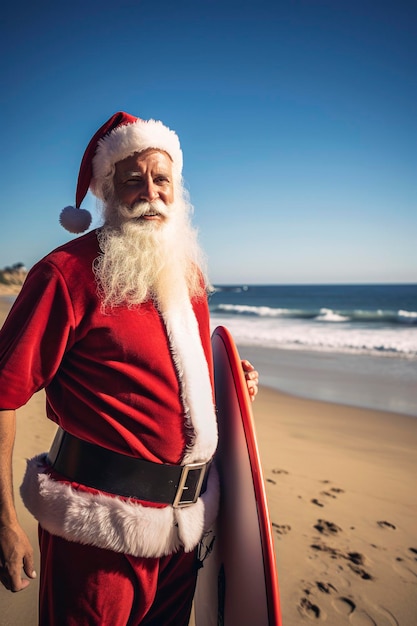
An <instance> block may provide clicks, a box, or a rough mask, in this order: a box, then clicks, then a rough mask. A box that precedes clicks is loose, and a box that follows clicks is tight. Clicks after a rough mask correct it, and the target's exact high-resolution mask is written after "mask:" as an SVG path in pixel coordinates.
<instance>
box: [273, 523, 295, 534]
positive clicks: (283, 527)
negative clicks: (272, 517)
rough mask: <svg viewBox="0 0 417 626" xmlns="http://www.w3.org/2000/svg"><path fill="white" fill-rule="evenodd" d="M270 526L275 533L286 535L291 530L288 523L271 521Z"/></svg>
mask: <svg viewBox="0 0 417 626" xmlns="http://www.w3.org/2000/svg"><path fill="white" fill-rule="evenodd" d="M272 528H273V529H274V531H275V532H276V533H277V535H286V534H287V533H289V532H290V530H291V526H289V525H288V524H276V523H275V522H272Z"/></svg>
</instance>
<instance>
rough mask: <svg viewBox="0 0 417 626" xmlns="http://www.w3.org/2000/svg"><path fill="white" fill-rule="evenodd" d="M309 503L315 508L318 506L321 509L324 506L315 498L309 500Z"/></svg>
mask: <svg viewBox="0 0 417 626" xmlns="http://www.w3.org/2000/svg"><path fill="white" fill-rule="evenodd" d="M311 503H312V504H315V505H316V506H320V507H323V506H324V504H323V503H322V502H320V501H319V500H317V498H313V499H312V500H311Z"/></svg>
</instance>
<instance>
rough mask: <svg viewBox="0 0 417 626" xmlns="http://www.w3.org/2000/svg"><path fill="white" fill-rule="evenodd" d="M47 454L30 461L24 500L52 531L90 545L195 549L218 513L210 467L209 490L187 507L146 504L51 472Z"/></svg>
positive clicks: (154, 553)
mask: <svg viewBox="0 0 417 626" xmlns="http://www.w3.org/2000/svg"><path fill="white" fill-rule="evenodd" d="M48 469H49V468H48V465H47V463H46V454H41V455H38V456H36V457H34V458H33V459H31V460H30V461H28V463H27V469H26V473H25V476H24V479H23V483H22V485H21V488H20V493H21V496H22V499H23V502H24V504H25V506H26V507H27V508H28V509H29V511H30V512H31V513H32V515H33V516H34V517H35V518H36V519H37V520H38V522H39V523H40V525H41V526H42V527H43V528H44V529H45V530H47V531H48V532H50V533H51V534H52V535H57V536H58V537H63V538H64V539H66V540H68V541H76V542H78V543H83V544H87V545H92V546H96V547H98V548H104V549H106V550H113V551H114V552H121V553H123V554H131V555H133V556H142V557H146V558H155V557H161V556H166V555H168V554H172V553H174V552H177V551H178V550H180V549H181V548H183V549H184V550H185V552H190V551H191V550H193V549H194V548H195V547H196V546H197V545H198V542H199V541H200V539H201V537H202V535H203V533H204V532H205V531H206V530H207V529H209V528H210V527H211V526H212V525H213V523H214V520H215V519H216V515H217V510H218V506H219V478H218V474H217V470H216V468H215V466H214V465H212V466H211V468H210V474H209V478H208V483H207V490H206V492H205V493H204V494H203V495H202V496H201V497H200V498H199V499H198V501H197V502H196V503H195V504H191V505H190V506H188V507H185V508H183V509H174V508H173V507H172V506H171V505H169V506H166V507H163V508H155V507H152V506H143V505H142V504H140V503H139V502H137V501H136V500H123V499H121V498H118V497H113V496H110V495H108V494H104V493H99V494H97V493H93V492H91V493H90V492H85V491H78V490H77V489H76V488H74V487H73V486H71V485H70V484H68V483H64V482H60V481H58V480H54V479H53V478H51V476H50V475H49V474H48V473H47V472H48Z"/></svg>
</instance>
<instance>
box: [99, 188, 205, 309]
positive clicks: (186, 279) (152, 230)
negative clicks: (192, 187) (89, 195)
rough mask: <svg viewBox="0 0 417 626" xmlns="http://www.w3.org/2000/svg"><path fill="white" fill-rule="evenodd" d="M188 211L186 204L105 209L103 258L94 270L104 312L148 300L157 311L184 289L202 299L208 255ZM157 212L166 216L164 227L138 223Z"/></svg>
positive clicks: (145, 222)
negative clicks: (198, 238)
mask: <svg viewBox="0 0 417 626" xmlns="http://www.w3.org/2000/svg"><path fill="white" fill-rule="evenodd" d="M190 209H191V207H190V205H189V204H188V203H187V201H186V200H183V199H181V200H180V201H177V202H174V203H173V204H172V205H170V206H169V207H166V206H165V205H164V204H163V203H161V202H160V201H156V203H151V204H149V203H140V204H138V205H137V206H135V207H134V208H133V209H131V208H128V207H125V206H123V205H121V206H120V205H119V206H115V205H114V203H111V204H107V205H106V206H105V207H104V211H105V217H106V223H105V225H104V226H103V228H102V229H101V230H100V231H99V233H98V239H99V244H100V248H101V251H102V253H101V254H100V255H99V256H98V257H97V258H96V259H95V262H94V268H93V269H94V273H95V276H96V281H97V285H98V290H99V293H100V297H101V301H102V308H103V309H107V308H109V307H110V308H111V307H115V306H120V305H126V306H134V305H138V304H141V303H142V302H145V301H146V300H149V299H150V298H152V299H153V300H154V301H155V303H156V305H157V306H159V305H160V304H161V303H162V302H167V301H169V300H170V299H171V298H172V297H175V292H176V291H178V292H183V289H182V288H180V287H184V286H185V288H186V289H187V291H188V294H189V296H190V297H193V296H201V295H202V294H203V292H204V291H205V282H206V276H205V263H204V255H203V253H202V251H201V249H200V246H199V244H198V241H197V233H196V231H195V229H194V228H193V227H192V225H191V223H190V219H189V212H190ZM154 210H155V211H157V212H159V213H162V215H164V219H163V221H162V222H157V221H151V220H150V221H144V220H142V221H138V220H137V219H135V218H138V217H139V216H140V215H142V214H143V213H144V212H148V211H154Z"/></svg>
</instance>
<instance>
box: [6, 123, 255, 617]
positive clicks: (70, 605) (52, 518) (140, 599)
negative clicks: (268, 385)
mask: <svg viewBox="0 0 417 626" xmlns="http://www.w3.org/2000/svg"><path fill="white" fill-rule="evenodd" d="M181 172H182V152H181V148H180V144H179V140H178V137H177V135H176V134H175V133H174V132H173V131H172V130H170V129H168V128H167V127H166V126H164V125H163V124H162V123H161V122H158V121H154V120H149V121H144V120H142V119H139V118H136V117H133V116H131V115H128V114H126V113H123V112H119V113H116V114H115V115H113V116H112V117H111V118H110V119H109V120H108V121H107V122H106V123H105V124H104V125H103V126H102V127H101V128H100V129H99V130H98V131H97V133H96V134H95V135H94V137H93V138H92V140H91V141H90V143H89V145H88V147H87V149H86V151H85V154H84V157H83V160H82V163H81V167H80V173H79V178H78V185H77V193H76V206H75V207H66V208H65V209H64V210H63V212H62V213H61V223H62V224H63V226H64V227H66V228H67V229H68V230H70V231H71V232H76V233H80V232H83V231H84V230H87V229H88V227H89V225H90V222H91V217H90V215H89V213H88V212H87V211H85V210H84V209H82V208H80V207H81V203H82V201H83V199H84V197H85V195H86V193H87V191H88V189H91V191H92V192H93V194H95V196H96V197H97V198H98V199H99V200H100V201H101V204H102V209H103V216H104V225H103V227H102V228H99V229H97V230H93V231H90V232H88V233H87V234H86V235H83V236H81V237H78V238H77V239H75V240H73V241H71V242H70V243H68V244H65V245H64V246H62V247H60V248H58V249H57V250H54V251H53V252H51V253H50V254H49V255H48V256H46V257H45V258H44V259H42V260H41V261H40V262H39V263H37V264H36V265H35V266H34V267H33V269H32V270H31V272H30V273H29V275H28V277H27V280H26V282H25V285H24V287H23V289H22V291H21V293H20V295H19V297H18V298H17V300H16V302H15V304H14V306H13V308H12V311H11V313H10V315H9V317H8V319H7V320H6V323H5V325H4V327H3V329H2V331H1V333H0V389H1V394H0V407H1V409H2V411H1V412H0V442H1V443H0V459H1V460H0V494H1V502H0V504H1V509H0V558H1V562H0V565H1V568H0V579H1V581H2V583H3V584H4V586H5V587H7V588H8V589H10V590H12V591H19V590H21V589H24V588H25V587H26V586H27V585H28V584H29V581H28V580H27V579H25V578H22V576H21V569H22V567H23V570H24V572H25V574H26V575H27V576H28V577H29V578H34V577H35V575H36V574H35V572H34V569H33V553H32V548H31V546H30V544H29V541H28V539H27V537H26V535H25V533H24V531H23V530H22V528H21V526H20V525H19V523H18V520H17V517H16V512H15V508H14V504H13V494H12V480H11V457H12V448H13V440H14V424H15V409H17V408H19V407H20V406H22V405H24V404H25V403H26V402H27V401H28V399H29V398H30V397H31V396H32V395H33V394H34V393H35V392H36V391H38V390H39V389H41V388H45V391H46V401H47V404H46V411H47V416H48V418H49V419H51V420H53V421H54V422H56V423H57V424H58V426H59V428H58V432H57V436H56V438H55V441H54V443H53V445H52V448H51V450H50V451H49V452H48V453H44V454H40V455H39V456H37V457H35V458H34V459H32V460H30V461H29V462H28V467H27V471H26V474H25V477H24V481H23V484H22V487H21V494H22V497H23V500H24V503H25V505H26V506H27V508H28V509H29V510H30V511H31V513H32V514H33V515H34V516H35V517H36V519H37V520H38V522H39V537H40V549H41V575H40V602H39V606H40V618H39V620H40V621H39V623H40V624H41V625H44V626H46V625H48V626H54V625H59V626H65V625H68V626H70V625H71V626H75V625H76V626H80V625H81V626H82V625H84V624H85V625H87V624H89V625H92V624H97V625H100V626H103V625H109V626H110V625H111V626H119V625H120V626H122V625H123V626H126V625H127V624H132V625H133V624H135V625H136V624H154V625H158V626H160V625H167V624H175V625H181V624H184V625H185V624H188V621H189V617H190V611H191V603H192V598H193V593H194V587H195V579H196V572H197V562H196V561H197V559H196V547H197V545H198V543H199V541H200V539H201V537H202V535H203V533H204V531H205V529H206V528H208V527H209V526H210V525H211V523H212V522H213V520H214V518H215V516H216V513H217V506H218V497H219V488H218V478H217V474H216V469H215V466H214V464H213V463H212V459H213V455H214V453H215V450H216V445H217V427H216V417H215V409H214V402H213V391H212V361H211V351H210V350H211V346H210V329H209V313H208V306H207V298H206V293H207V285H208V282H207V278H206V273H205V268H204V258H203V255H202V254H201V251H200V248H199V245H198V242H197V238H196V233H195V230H194V229H193V227H192V225H191V222H190V209H191V207H190V204H189V202H188V199H187V195H186V193H185V191H184V188H183V185H182V178H181ZM242 366H243V368H244V370H245V372H246V378H247V384H248V389H249V393H250V395H251V397H252V398H254V397H255V395H256V392H257V384H258V375H257V372H256V371H254V369H253V367H252V365H251V364H250V363H248V362H247V361H246V362H242Z"/></svg>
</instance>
